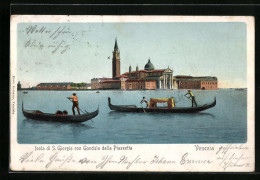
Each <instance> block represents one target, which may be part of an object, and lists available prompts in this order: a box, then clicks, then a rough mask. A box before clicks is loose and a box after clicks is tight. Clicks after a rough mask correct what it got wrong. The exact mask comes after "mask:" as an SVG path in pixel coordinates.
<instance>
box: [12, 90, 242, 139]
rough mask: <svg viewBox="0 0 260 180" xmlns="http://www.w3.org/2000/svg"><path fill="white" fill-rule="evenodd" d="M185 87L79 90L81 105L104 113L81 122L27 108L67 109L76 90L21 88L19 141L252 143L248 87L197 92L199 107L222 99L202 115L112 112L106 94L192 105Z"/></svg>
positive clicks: (123, 101)
mask: <svg viewBox="0 0 260 180" xmlns="http://www.w3.org/2000/svg"><path fill="white" fill-rule="evenodd" d="M186 92H187V91H184V90H151V91H115V90H106V91H100V93H96V91H77V92H76V93H77V96H78V98H79V106H80V108H81V109H84V110H87V111H89V112H90V111H94V110H96V109H97V107H98V105H99V110H100V111H99V114H98V116H97V117H95V118H94V119H92V121H93V122H92V121H87V122H84V123H80V124H69V123H60V122H44V121H36V120H31V119H27V118H25V117H24V116H23V113H22V102H23V103H24V108H25V109H27V110H35V109H38V110H41V111H42V112H46V113H55V112H56V111H57V110H62V111H63V110H67V111H68V112H69V114H72V111H71V107H72V103H71V102H70V101H68V99H67V98H66V97H68V96H71V94H72V93H73V92H72V91H29V93H28V94H23V92H22V91H18V134H17V136H18V143H22V144H184V143H245V142H246V141H247V109H246V108H247V91H246V90H243V91H237V90H234V89H220V90H214V91H201V90H193V91H192V92H193V94H194V95H195V96H196V100H197V103H198V105H203V104H206V103H210V102H212V101H213V99H214V97H216V98H217V104H216V106H215V107H213V108H211V109H208V110H206V111H203V112H200V113H195V114H192V113H187V114H164V113H123V112H115V111H111V110H110V109H109V107H108V103H107V98H108V97H111V100H112V103H113V104H115V105H128V104H135V105H137V106H139V107H141V105H140V101H141V99H142V97H143V96H145V97H146V98H147V99H149V98H169V97H175V99H176V105H177V106H178V107H188V106H191V102H190V101H189V100H188V99H187V98H185V97H184V94H185V93H186Z"/></svg>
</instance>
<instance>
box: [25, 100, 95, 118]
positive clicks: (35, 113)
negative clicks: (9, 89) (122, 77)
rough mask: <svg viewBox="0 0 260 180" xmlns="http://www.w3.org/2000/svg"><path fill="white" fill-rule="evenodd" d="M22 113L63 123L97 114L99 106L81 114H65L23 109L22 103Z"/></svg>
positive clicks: (29, 116)
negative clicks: (92, 110)
mask: <svg viewBox="0 0 260 180" xmlns="http://www.w3.org/2000/svg"><path fill="white" fill-rule="evenodd" d="M22 110H23V115H24V116H25V117H26V118H29V119H33V120H40V121H57V122H65V123H81V122H85V121H88V120H90V119H92V118H94V117H96V116H97V115H98V112H99V108H98V109H97V110H96V111H94V112H91V113H86V114H82V115H75V116H73V115H66V113H64V115H63V114H49V113H43V112H41V111H39V110H24V108H23V104H22Z"/></svg>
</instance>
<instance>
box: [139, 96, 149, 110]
mask: <svg viewBox="0 0 260 180" xmlns="http://www.w3.org/2000/svg"><path fill="white" fill-rule="evenodd" d="M140 103H141V104H143V103H146V108H147V107H148V105H149V104H148V101H147V100H146V99H145V97H143V99H142V101H141V102H140Z"/></svg>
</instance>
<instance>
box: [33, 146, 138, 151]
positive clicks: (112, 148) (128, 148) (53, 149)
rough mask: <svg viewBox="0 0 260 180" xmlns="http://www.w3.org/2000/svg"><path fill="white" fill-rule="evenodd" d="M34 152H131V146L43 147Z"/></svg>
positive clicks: (38, 147) (36, 148)
mask: <svg viewBox="0 0 260 180" xmlns="http://www.w3.org/2000/svg"><path fill="white" fill-rule="evenodd" d="M34 150H35V151H45V150H47V151H73V150H75V151H81V150H83V151H100V150H103V151H106V150H109V151H118V150H133V148H132V146H117V145H113V146H102V147H99V146H87V145H84V146H75V147H72V146H61V145H59V146H55V145H53V146H47V147H44V146H35V147H34Z"/></svg>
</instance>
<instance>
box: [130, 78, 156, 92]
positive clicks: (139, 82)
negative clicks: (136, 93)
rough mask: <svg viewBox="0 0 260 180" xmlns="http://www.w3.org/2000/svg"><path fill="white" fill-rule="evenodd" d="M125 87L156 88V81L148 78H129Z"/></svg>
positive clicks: (132, 88)
mask: <svg viewBox="0 0 260 180" xmlns="http://www.w3.org/2000/svg"><path fill="white" fill-rule="evenodd" d="M125 89H127V90H146V89H156V81H155V80H146V79H128V80H126V81H125Z"/></svg>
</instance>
